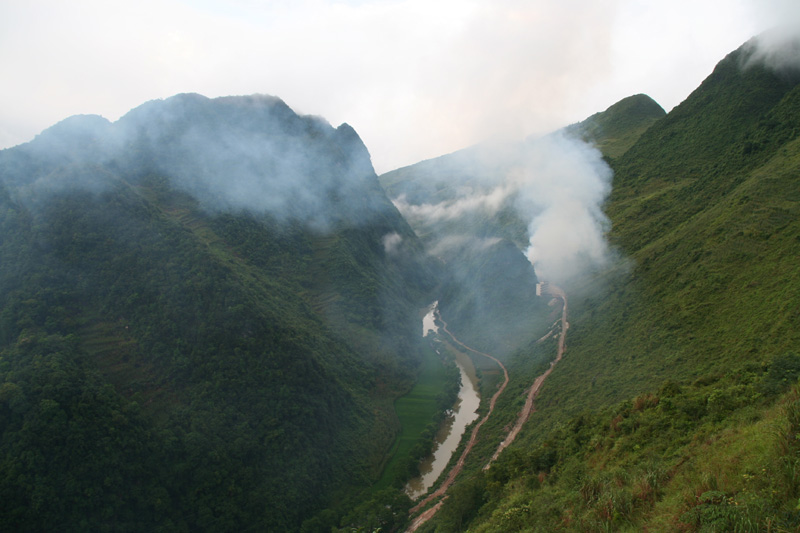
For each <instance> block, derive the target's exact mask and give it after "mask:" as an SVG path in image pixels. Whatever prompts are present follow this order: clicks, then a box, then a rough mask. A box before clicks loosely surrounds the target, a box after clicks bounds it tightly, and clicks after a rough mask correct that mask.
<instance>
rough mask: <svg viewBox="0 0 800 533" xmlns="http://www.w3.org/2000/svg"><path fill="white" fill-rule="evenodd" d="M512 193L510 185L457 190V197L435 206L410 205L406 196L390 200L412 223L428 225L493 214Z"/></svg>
mask: <svg viewBox="0 0 800 533" xmlns="http://www.w3.org/2000/svg"><path fill="white" fill-rule="evenodd" d="M512 193H513V189H512V187H511V186H510V184H500V185H497V186H495V187H492V188H491V189H490V190H488V191H476V190H474V189H472V188H470V187H461V188H458V189H457V197H456V198H454V199H449V200H445V201H442V202H439V203H436V204H427V203H426V204H412V203H409V202H408V201H407V199H406V195H404V194H403V195H400V196H399V197H397V198H395V199H394V200H392V202H393V203H394V205H395V207H397V210H398V211H400V213H402V215H403V216H404V217H406V219H408V220H412V221H415V220H416V221H426V222H428V223H435V222H441V221H445V220H457V219H459V218H461V217H463V216H466V215H471V214H474V213H476V212H485V213H494V212H496V211H497V210H499V209H500V208H501V207H502V206H503V204H504V203H505V202H506V200H507V199H508V197H509V196H510V195H511V194H512Z"/></svg>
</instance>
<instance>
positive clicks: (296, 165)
mask: <svg viewBox="0 0 800 533" xmlns="http://www.w3.org/2000/svg"><path fill="white" fill-rule="evenodd" d="M5 156H6V157H4V158H3V165H4V168H3V169H2V170H3V179H4V181H6V182H7V183H9V184H12V185H14V187H13V189H14V190H15V191H16V192H15V194H16V196H17V197H18V199H20V200H21V201H26V202H28V201H32V200H35V201H37V202H41V201H43V200H45V199H46V198H48V197H49V196H51V195H52V194H56V193H63V192H68V191H70V190H80V191H88V192H91V193H94V194H100V193H102V192H104V191H105V190H107V189H108V188H109V187H112V186H115V184H116V185H119V180H118V177H123V178H125V179H126V180H128V181H130V182H132V183H135V182H136V180H138V179H141V178H142V177H146V176H161V177H164V178H166V179H168V181H169V184H170V185H171V186H172V187H174V188H175V189H177V190H180V191H183V192H185V193H187V194H189V195H191V196H192V197H194V198H195V199H196V200H197V201H198V202H199V204H200V207H201V208H203V209H204V210H206V211H208V212H212V213H213V212H233V213H241V212H247V213H251V214H255V215H265V216H269V217H271V218H272V219H274V220H276V221H277V222H278V223H291V222H299V223H301V224H305V225H307V226H309V227H311V228H314V229H316V230H319V231H326V230H328V229H330V228H331V227H332V226H334V225H336V224H339V223H353V224H361V223H364V222H366V220H367V219H368V218H369V217H370V216H373V215H374V212H375V211H376V210H382V209H385V208H386V207H387V206H388V207H389V208H391V206H389V204H388V203H386V204H385V205H377V201H376V197H375V195H370V194H365V190H369V189H373V190H374V189H375V188H376V187H378V185H377V177H376V175H375V172H374V170H373V168H372V164H371V160H370V156H369V153H368V151H367V149H366V147H365V146H364V145H363V143H362V142H361V139H360V138H359V137H358V135H357V134H356V132H355V131H354V130H353V129H352V128H351V127H350V126H348V125H347V124H343V125H341V126H339V127H338V128H334V127H332V126H331V125H330V124H329V123H328V122H327V121H325V120H324V119H322V118H319V117H311V116H300V115H297V114H295V113H294V112H293V111H292V110H291V109H290V108H289V107H288V106H287V105H286V104H285V103H283V101H281V100H280V99H278V98H275V97H271V96H263V95H256V96H247V97H226V98H217V99H209V98H206V97H204V96H200V95H196V94H183V95H178V96H174V97H172V98H168V99H166V100H157V101H151V102H148V103H146V104H143V105H141V106H139V107H137V108H135V109H133V110H132V111H130V112H129V113H127V114H126V115H125V116H123V117H122V118H120V119H119V120H118V121H117V122H115V123H110V122H109V121H107V120H105V119H103V118H102V117H99V116H78V117H71V118H69V119H66V120H64V121H62V122H61V123H59V124H57V125H55V126H53V127H51V128H49V129H48V130H45V131H44V132H42V134H40V135H39V136H37V137H36V138H35V139H34V140H33V141H32V142H30V143H27V144H24V145H20V146H18V147H16V148H14V149H12V150H9V151H7V152H6V154H5ZM29 158H37V159H39V160H41V161H42V162H43V163H42V164H40V165H39V168H38V169H37V172H36V173H35V174H34V175H27V174H26V175H21V174H20V172H18V171H17V170H16V169H15V168H14V167H15V166H16V165H15V164H14V161H16V160H20V162H21V164H20V165H19V166H20V168H28V167H27V166H26V165H25V164H24V162H25V161H27V160H28V159H29ZM115 176H117V177H115ZM389 244H390V246H388V248H392V249H394V248H397V246H398V245H399V243H397V242H394V241H390V243H389ZM388 248H387V249H388Z"/></svg>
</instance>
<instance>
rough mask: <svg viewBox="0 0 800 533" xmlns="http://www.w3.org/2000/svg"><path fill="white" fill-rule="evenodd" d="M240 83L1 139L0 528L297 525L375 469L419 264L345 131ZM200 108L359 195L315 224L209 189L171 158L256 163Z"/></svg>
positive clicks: (396, 387)
mask: <svg viewBox="0 0 800 533" xmlns="http://www.w3.org/2000/svg"><path fill="white" fill-rule="evenodd" d="M251 104H253V102H239V105H242V106H244V107H245V108H248V111H247V112H246V113H245V114H246V115H247V116H248V120H244V119H242V120H241V121H233V122H232V123H227V122H223V123H220V122H215V120H216V119H215V118H214V117H218V116H226V115H225V113H224V112H222V110H220V106H222V107H223V108H224V107H226V106H227V107H230V106H231V105H232V106H233V108H236V105H237V104H236V102H235V101H231V100H224V99H223V101H222V102H219V101H210V100H203V99H200V98H199V97H182V98H177V99H174V100H171V101H167V102H164V103H153V104H148V106H146V107H147V108H146V109H144V110H138V111H137V112H134V113H133V115H132V116H129V117H127V118H126V119H123V120H121V121H120V123H118V124H116V125H114V126H111V125H107V127H108V128H113V129H112V130H108V129H106V126H103V125H102V124H105V123H103V122H100V123H98V122H97V121H96V120H93V119H88V120H87V119H84V118H81V117H77V118H75V119H73V120H71V121H67V122H66V123H62V124H61V125H59V126H57V127H55V128H53V129H52V130H49V131H48V132H45V133H43V134H42V135H41V136H40V137H39V138H37V139H36V140H35V141H33V142H32V143H30V144H28V145H22V146H20V147H17V148H15V149H10V150H6V151H3V152H0V176H1V177H2V182H0V229H2V233H1V235H2V240H0V257H2V258H3V260H2V262H0V307H1V308H2V314H0V391H2V392H0V432H1V433H0V495H2V498H0V517H2V518H0V521H2V525H1V526H0V529H3V530H28V531H36V530H59V531H106V530H132V531H157V530H167V531H197V530H207V531H247V530H251V531H265V530H273V531H283V530H298V529H299V528H300V527H301V523H302V522H303V521H304V520H306V519H308V518H309V517H311V516H313V515H314V514H315V513H318V512H320V511H322V510H324V509H325V508H327V507H335V506H337V505H339V504H340V503H341V502H343V501H345V500H347V498H348V497H349V496H351V495H353V494H356V493H357V492H358V491H360V490H361V489H362V488H363V487H365V486H367V485H369V484H370V483H371V482H373V481H374V480H375V479H377V477H378V474H379V470H380V466H381V464H382V463H383V461H384V457H385V453H386V450H387V449H389V448H390V446H391V444H392V442H393V441H394V439H395V436H396V434H397V432H398V430H399V428H398V427H397V423H396V421H395V419H394V416H393V403H394V399H395V398H396V397H397V396H399V395H400V394H402V393H403V392H404V391H405V390H408V388H409V387H410V386H411V383H412V381H413V378H414V373H415V371H416V366H417V365H418V362H419V359H420V352H419V343H418V339H419V334H418V331H419V323H418V320H417V319H416V311H417V309H418V308H419V306H421V305H422V304H423V303H424V302H425V301H426V299H427V297H426V296H425V291H426V290H428V289H429V288H430V286H431V283H432V281H430V280H429V279H427V278H428V277H429V275H430V271H429V270H428V266H427V265H426V263H425V262H424V261H422V259H421V256H420V255H419V253H418V250H419V245H417V244H415V238H414V235H413V232H411V230H410V228H408V226H407V225H406V224H405V222H404V221H403V220H402V218H401V217H400V215H399V214H398V213H397V211H396V210H395V209H394V208H393V206H392V205H391V204H390V203H389V202H388V200H387V199H386V198H385V196H384V195H383V194H382V192H381V191H380V188H379V187H378V185H377V179H376V177H375V175H374V173H372V174H371V175H370V174H368V173H367V174H362V173H361V171H363V168H362V167H361V166H359V165H361V163H362V162H363V158H361V155H363V153H364V152H365V150H364V149H363V146H361V147H360V148H359V146H358V145H353V144H352V143H353V142H354V140H353V139H352V138H347V135H348V133H347V131H346V130H342V128H340V129H339V130H332V129H331V128H330V127H329V126H322V125H320V124H322V123H319V124H317V123H315V122H313V120H312V121H311V122H309V121H308V120H306V119H300V118H298V117H296V116H295V115H293V114H289V113H291V112H290V111H289V112H288V113H287V110H288V108H285V106H283V104H282V103H278V102H271V101H268V102H256V103H255V104H257V105H251ZM159 105H160V106H162V108H161V110H160V113H155V111H157V106H159ZM154 106H156V107H154ZM229 110H230V109H229ZM145 111H147V112H146V113H145ZM182 112H185V113H186V114H185V115H181V113H182ZM142 114H144V115H146V116H145V117H144V118H147V119H148V120H150V119H151V118H153V116H159V117H162V118H163V117H167V118H166V119H164V122H160V123H159V122H144V123H140V122H137V121H138V120H140V119H142V117H141V116H139V117H138V118H137V115H142ZM276 115H277V118H276ZM195 116H196V117H197V118H196V119H194V118H192V117H195ZM206 120H207V121H210V122H211V124H212V125H216V128H214V129H213V133H214V135H212V137H214V138H219V139H221V140H224V139H225V138H226V137H227V136H234V137H236V138H237V139H239V140H240V141H241V142H242V143H244V140H245V139H249V138H251V136H252V137H255V138H257V139H259V140H260V144H259V146H260V148H261V150H262V151H267V152H268V151H269V150H268V148H269V146H270V144H269V143H270V142H272V141H273V140H274V139H279V140H280V139H284V138H287V139H292V141H291V142H288V141H287V146H284V150H283V151H282V152H281V156H287V157H288V156H290V155H292V154H293V155H294V158H295V159H302V158H303V157H306V155H307V154H306V153H305V152H303V150H310V151H311V152H312V153H313V156H314V157H313V158H310V159H309V158H307V157H306V159H307V160H308V161H309V162H308V163H307V164H308V165H309V167H308V168H306V169H305V171H306V172H311V173H312V174H313V175H314V177H315V178H316V179H318V180H320V181H323V180H325V179H328V180H331V181H333V182H336V183H339V182H340V181H342V180H347V179H350V180H352V181H354V182H356V183H361V184H362V185H363V188H362V189H361V192H360V195H361V198H360V203H359V207H358V208H350V209H346V208H347V207H348V202H349V199H347V198H346V197H345V195H346V194H348V191H347V190H346V188H345V187H344V186H342V187H340V188H339V189H341V195H340V196H339V197H338V198H335V199H329V203H328V204H327V205H324V206H321V207H320V211H318V212H317V213H315V215H316V216H317V219H315V220H312V221H304V220H302V219H297V218H290V217H287V216H286V214H285V213H277V212H273V211H261V212H258V211H255V210H254V209H249V210H248V209H239V210H237V209H233V208H223V207H222V206H216V205H212V204H210V203H209V202H210V201H211V200H210V199H209V198H208V197H205V196H203V194H202V192H197V194H194V193H195V191H191V190H189V187H188V186H187V184H186V183H185V182H183V181H182V179H184V178H185V176H183V177H180V175H179V172H180V170H181V169H180V168H178V167H177V166H175V167H172V169H170V167H171V166H172V165H179V164H180V161H181V158H183V159H185V160H186V161H190V162H192V161H199V160H202V161H204V165H203V166H198V167H196V170H197V172H209V171H210V170H209V169H212V170H213V169H215V168H216V167H215V165H217V164H222V165H229V166H228V167H227V168H228V174H225V176H227V178H228V179H229V180H234V181H235V180H236V179H244V178H246V177H247V176H244V177H242V176H239V175H236V174H235V172H244V170H246V168H244V167H245V165H242V168H239V167H237V166H236V164H235V163H234V162H228V161H226V160H223V161H222V162H221V163H220V162H219V161H216V160H215V159H213V157H212V155H211V154H213V152H214V150H215V147H214V146H213V145H198V146H195V147H194V148H192V146H191V145H186V144H185V143H183V142H182V141H181V139H182V137H181V136H182V135H183V133H182V132H184V131H186V130H187V129H188V130H190V131H192V135H194V138H195V139H198V138H202V136H203V131H204V129H203V128H204V123H203V121H206ZM137 127H142V128H145V127H146V128H149V129H146V130H145V131H148V132H149V134H152V135H154V133H153V131H155V132H157V134H158V135H161V136H162V137H160V142H159V143H156V144H157V146H149V145H148V143H147V142H145V141H146V140H147V138H146V137H141V136H140V135H143V134H141V133H136V131H137V129H136V128H137ZM325 127H327V128H328V130H326V129H325ZM264 128H269V129H270V131H269V135H267V136H266V137H264V135H266V134H263V132H262V130H263V129H264ZM110 131H111V132H113V135H112V133H109V132H110ZM126 131H127V133H125V132H126ZM131 132H133V133H131ZM158 132H160V133H158ZM342 132H343V133H342ZM114 135H119V136H121V137H114ZM125 135H132V137H125ZM343 135H344V140H343V139H342V138H341V137H342V136H343ZM353 135H354V134H353ZM123 141H124V142H123ZM126 143H128V144H126ZM120 145H121V146H122V147H123V148H119V146H120ZM192 150H195V151H196V152H192ZM359 150H363V152H360V151H359ZM197 151H200V152H204V153H198V152H197ZM293 151H294V152H293ZM259 157H267V156H265V155H263V154H262V155H261V156H259ZM290 159H291V158H290ZM260 162H262V163H268V162H269V161H260ZM191 164H194V163H187V165H191ZM317 164H318V165H321V166H320V167H319V168H317V167H314V166H313V165H317ZM189 168H190V169H191V168H192V167H191V166H190V167H189ZM217 170H219V169H217ZM172 171H174V172H175V173H177V174H172V173H170V172H172ZM293 178H294V179H296V180H300V179H305V178H304V177H303V175H302V174H296V175H294V176H293ZM354 186H355V185H354ZM337 187H338V185H337ZM337 202H341V204H339V203H337ZM323 207H324V209H325V210H327V212H326V213H324V214H325V218H324V219H322V218H320V217H321V216H322V211H321V210H322V209H323ZM362 217H364V218H362ZM366 218H369V221H367V220H366ZM323 222H324V223H325V226H324V227H322V226H321V225H322V223H323ZM386 235H397V236H398V237H397V238H398V239H399V240H401V241H402V242H401V243H400V244H401V245H402V246H404V247H403V248H402V249H401V250H402V252H403V254H402V256H401V255H400V254H397V255H396V256H393V255H391V254H389V253H387V250H386V247H385V244H384V242H383V239H384V237H385V236H386ZM324 518H328V516H327V515H326V516H325V517H324ZM336 522H337V523H338V517H337V518H336ZM313 525H314V524H313V523H312V524H311V526H309V527H311V529H310V530H312V531H313V530H314V527H312V526H313ZM327 530H328V531H329V530H330V528H329V527H328V528H327Z"/></svg>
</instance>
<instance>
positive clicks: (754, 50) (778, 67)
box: [743, 8, 800, 76]
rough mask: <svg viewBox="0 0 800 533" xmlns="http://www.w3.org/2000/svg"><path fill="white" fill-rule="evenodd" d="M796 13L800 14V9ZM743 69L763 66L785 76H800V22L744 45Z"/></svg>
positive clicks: (765, 33) (755, 38) (774, 29)
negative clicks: (758, 65)
mask: <svg viewBox="0 0 800 533" xmlns="http://www.w3.org/2000/svg"><path fill="white" fill-rule="evenodd" d="M796 12H800V8H798V10H797V11H796ZM744 51H745V54H744V59H743V67H744V68H748V67H751V66H753V65H757V64H763V65H765V66H766V67H768V68H770V69H772V70H774V71H775V72H778V73H779V74H783V75H791V76H796V75H798V74H800V22H795V23H794V24H787V25H782V26H779V27H775V28H772V29H771V30H769V31H766V32H764V33H761V34H759V35H757V36H756V37H753V38H752V39H751V40H749V41H748V42H747V43H746V44H745V45H744Z"/></svg>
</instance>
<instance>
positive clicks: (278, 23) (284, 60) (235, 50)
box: [0, 0, 800, 173]
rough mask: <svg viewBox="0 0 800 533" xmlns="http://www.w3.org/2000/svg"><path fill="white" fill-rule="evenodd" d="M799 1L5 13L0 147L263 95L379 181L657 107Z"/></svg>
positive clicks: (48, 8) (71, 4) (155, 5)
mask: <svg viewBox="0 0 800 533" xmlns="http://www.w3.org/2000/svg"><path fill="white" fill-rule="evenodd" d="M798 4H800V2H798V1H797V0H670V1H663V0H658V1H656V0H527V1H523V0H272V1H258V0H228V1H222V0H137V1H136V2H133V1H131V0H126V1H124V2H119V1H116V0H0V73H2V82H0V102H2V105H1V106H0V148H5V147H9V146H14V145H16V144H20V143H23V142H27V141H29V140H31V139H32V138H33V137H34V136H35V135H36V134H38V133H39V132H40V131H42V130H43V129H45V128H47V127H49V126H51V125H53V124H55V123H56V122H58V121H60V120H62V119H64V118H66V117H68V116H71V115H74V114H82V113H92V114H99V115H102V116H104V117H106V118H107V119H109V120H112V121H114V120H117V119H118V118H119V117H120V116H122V115H123V114H125V113H126V112H127V111H128V110H130V109H131V108H133V107H136V106H138V105H140V104H142V103H144V102H146V101H148V100H153V99H157V98H166V97H169V96H172V95H174V94H177V93H183V92H197V93H200V94H203V95H205V96H208V97H215V96H224V95H241V94H252V93H263V94H270V95H274V96H278V97H280V98H282V99H283V100H284V101H285V102H286V103H287V104H288V105H289V106H290V107H292V108H293V109H294V110H295V111H296V112H298V113H301V114H313V115H320V116H322V117H324V118H325V119H326V120H328V121H329V122H330V123H331V124H332V125H334V126H338V125H339V124H341V123H342V122H347V123H349V124H350V125H352V126H353V127H354V128H355V129H356V131H357V132H358V133H359V135H360V136H361V138H362V139H363V140H364V142H365V144H366V145H367V148H368V149H369V150H370V153H371V154H372V160H373V164H374V166H375V168H376V170H377V171H378V172H379V173H381V172H385V171H388V170H391V169H393V168H397V167H399V166H403V165H408V164H412V163H415V162H417V161H420V160H422V159H427V158H431V157H435V156H438V155H442V154H444V153H448V152H451V151H454V150H457V149H459V148H463V147H466V146H468V145H471V144H474V143H476V142H479V141H482V140H484V139H486V138H488V137H490V136H494V135H503V136H506V137H510V138H521V137H523V136H525V135H529V134H535V133H544V132H547V131H550V130H553V129H556V128H559V127H561V126H564V125H567V124H569V123H572V122H576V121H579V120H582V119H584V118H586V117H587V116H589V115H591V114H592V113H594V112H597V111H602V110H603V109H605V108H607V107H608V106H610V105H611V104H613V103H614V102H616V101H618V100H620V99H622V98H624V97H626V96H630V95H632V94H636V93H646V94H649V95H650V96H651V97H653V98H654V99H655V100H656V101H657V102H659V103H660V104H661V105H662V106H663V107H664V108H665V109H666V110H668V111H669V110H670V109H671V108H672V107H674V106H675V105H677V104H679V103H680V102H681V101H682V100H683V99H685V98H686V97H687V96H688V95H689V94H690V93H691V91H692V90H694V89H695V88H696V87H697V86H698V85H699V84H700V83H701V82H702V80H703V79H704V78H705V77H706V76H708V75H709V74H710V73H711V71H712V70H713V68H714V65H715V64H716V63H717V62H718V61H719V60H721V59H722V58H723V57H724V56H725V55H726V54H727V53H729V52H731V51H733V50H734V49H736V48H738V47H739V46H740V45H741V44H742V43H744V42H745V41H746V40H748V39H749V38H750V37H752V36H754V35H756V34H757V33H760V32H762V31H764V30H766V29H768V28H770V27H772V26H774V25H776V24H777V23H779V22H782V21H785V20H786V19H787V18H792V19H796V17H797V15H798V9H797V5H798Z"/></svg>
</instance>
